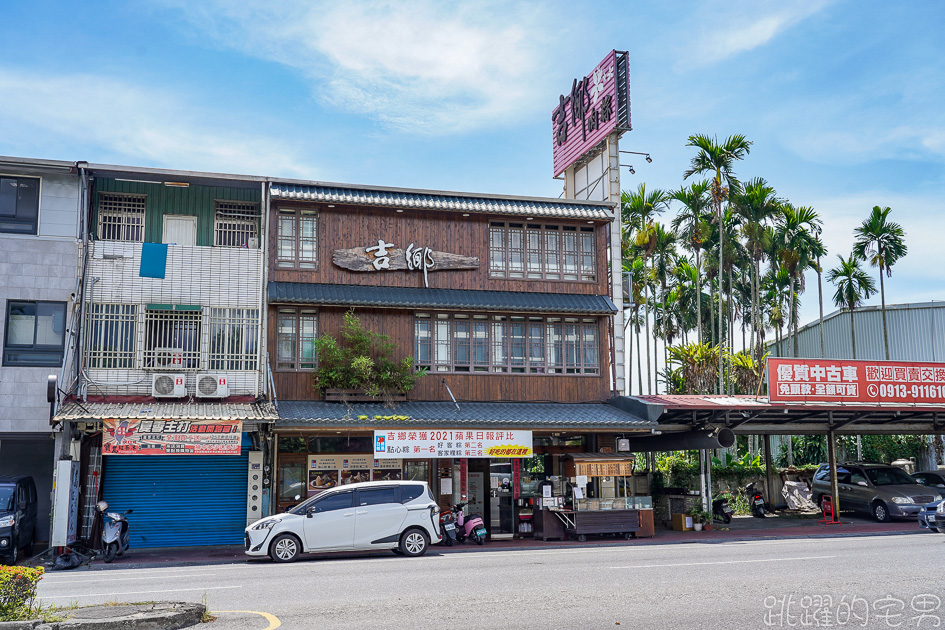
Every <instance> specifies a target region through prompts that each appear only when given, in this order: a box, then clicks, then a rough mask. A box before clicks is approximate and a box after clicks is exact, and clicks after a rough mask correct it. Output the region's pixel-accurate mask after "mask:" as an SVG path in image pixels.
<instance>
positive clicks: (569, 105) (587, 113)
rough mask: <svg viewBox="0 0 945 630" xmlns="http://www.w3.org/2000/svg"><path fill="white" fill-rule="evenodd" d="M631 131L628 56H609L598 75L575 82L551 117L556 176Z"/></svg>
mask: <svg viewBox="0 0 945 630" xmlns="http://www.w3.org/2000/svg"><path fill="white" fill-rule="evenodd" d="M629 129H630V68H629V59H628V54H627V53H625V52H617V51H615V50H612V51H610V52H609V53H607V56H606V57H604V60H603V61H601V62H600V63H599V64H597V67H596V68H594V71H593V72H591V73H590V74H589V75H587V76H586V77H582V78H581V79H580V80H579V79H574V81H572V83H571V91H570V93H569V94H568V95H564V94H562V95H561V96H560V97H559V98H558V106H557V107H555V109H554V111H553V112H552V113H551V141H552V146H553V148H554V176H555V177H557V176H558V175H560V174H561V173H562V172H563V171H564V170H565V169H566V168H568V167H569V166H571V165H572V164H574V162H576V161H577V160H578V158H580V157H581V156H582V155H584V154H585V153H587V152H588V151H589V150H590V149H592V148H594V146H595V145H596V144H597V143H599V142H600V141H601V140H603V139H604V138H606V137H607V135H608V134H610V133H612V132H613V131H628V130H629Z"/></svg>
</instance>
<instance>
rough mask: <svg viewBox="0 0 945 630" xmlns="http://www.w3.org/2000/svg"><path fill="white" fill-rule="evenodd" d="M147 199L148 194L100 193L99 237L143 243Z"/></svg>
mask: <svg viewBox="0 0 945 630" xmlns="http://www.w3.org/2000/svg"><path fill="white" fill-rule="evenodd" d="M146 200H147V196H146V195H126V194H119V193H99V195H98V238H99V239H101V240H103V241H131V242H133V243H143V242H144V210H145V202H146Z"/></svg>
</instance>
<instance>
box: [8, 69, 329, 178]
mask: <svg viewBox="0 0 945 630" xmlns="http://www.w3.org/2000/svg"><path fill="white" fill-rule="evenodd" d="M0 93H3V94H16V95H17V98H6V99H0V134H2V135H3V136H4V137H5V138H6V139H7V144H8V146H23V147H25V148H27V149H29V148H30V145H34V146H40V147H43V148H42V150H43V151H47V150H48V148H47V147H49V146H51V145H60V146H62V145H68V146H70V147H76V146H77V147H78V148H70V149H69V158H68V159H88V160H90V161H97V160H99V159H103V160H104V159H109V160H123V161H129V162H132V163H135V164H140V165H147V166H160V167H166V168H173V169H193V170H201V171H217V172H228V173H243V174H249V173H254V174H260V173H261V174H272V175H291V176H297V177H311V176H312V174H313V173H312V167H311V166H310V165H306V164H305V163H304V162H302V161H301V160H299V159H297V158H295V157H294V156H295V151H294V150H293V149H292V147H290V146H286V145H285V143H283V142H281V141H278V140H275V139H272V138H268V137H264V136H260V135H255V134H253V133H251V132H249V133H247V132H245V131H238V130H234V128H233V126H230V125H226V124H225V123H220V122H219V121H220V119H221V112H220V111H219V110H218V109H215V110H212V111H211V110H202V109H201V108H200V107H195V106H194V105H193V104H191V103H187V102H184V101H182V100H180V99H178V98H177V97H176V96H174V95H172V94H169V93H166V92H161V91H160V90H155V89H151V88H144V87H141V86H137V85H134V84H132V83H127V82H123V81H119V80H115V79H110V78H105V77H100V76H95V75H63V76H52V75H43V77H42V78H41V79H38V78H37V75H36V74H35V73H31V74H18V73H16V72H11V71H4V70H0ZM11 140H13V141H11ZM96 156H104V157H102V158H97V157H96Z"/></svg>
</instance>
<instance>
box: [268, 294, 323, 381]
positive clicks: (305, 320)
mask: <svg viewBox="0 0 945 630" xmlns="http://www.w3.org/2000/svg"><path fill="white" fill-rule="evenodd" d="M316 313H317V312H316V311H315V309H306V308H302V309H296V308H280V309H279V313H278V319H277V322H276V346H277V347H276V369H277V370H314V369H315V363H316V357H315V337H317V336H318V326H317V323H318V319H317V315H316Z"/></svg>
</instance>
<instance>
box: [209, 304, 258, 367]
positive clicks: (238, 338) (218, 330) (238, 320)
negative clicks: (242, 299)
mask: <svg viewBox="0 0 945 630" xmlns="http://www.w3.org/2000/svg"><path fill="white" fill-rule="evenodd" d="M208 325H209V328H210V345H209V347H208V350H207V366H208V367H209V369H211V370H255V369H256V364H257V357H258V350H259V346H258V339H259V309H255V308H211V309H210V318H209V321H208Z"/></svg>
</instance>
